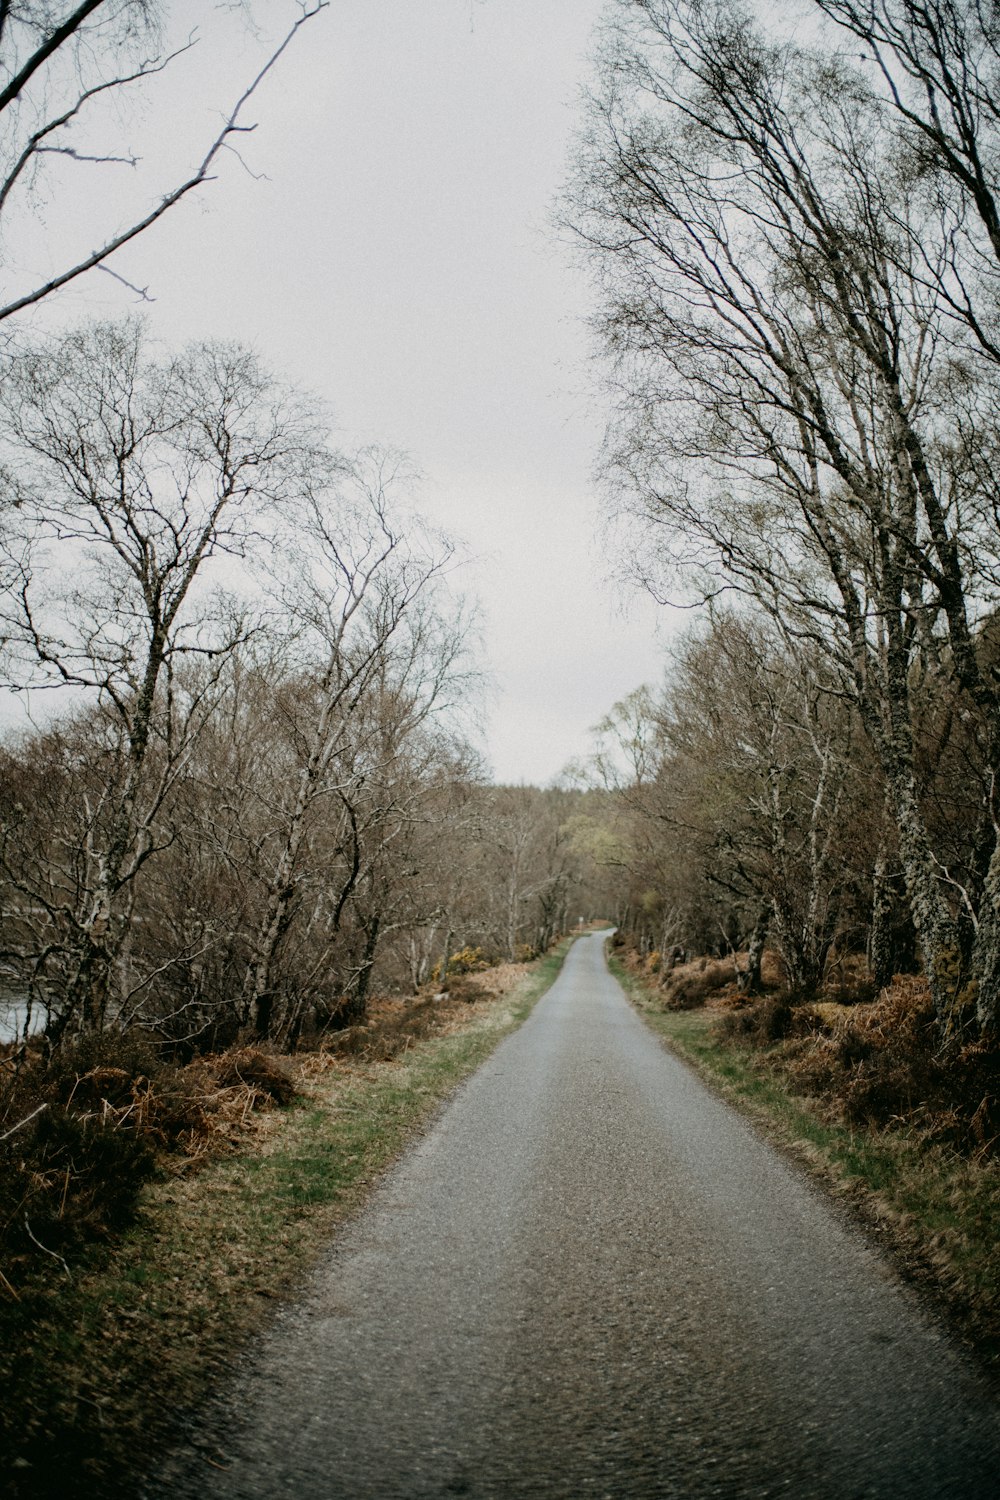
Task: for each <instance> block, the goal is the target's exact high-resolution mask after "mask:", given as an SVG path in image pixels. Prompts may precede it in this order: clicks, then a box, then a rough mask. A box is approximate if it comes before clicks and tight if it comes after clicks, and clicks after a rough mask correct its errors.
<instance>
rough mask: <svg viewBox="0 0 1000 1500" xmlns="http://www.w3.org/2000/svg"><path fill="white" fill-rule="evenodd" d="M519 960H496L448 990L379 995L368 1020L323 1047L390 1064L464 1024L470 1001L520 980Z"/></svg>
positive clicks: (335, 1034)
mask: <svg viewBox="0 0 1000 1500" xmlns="http://www.w3.org/2000/svg"><path fill="white" fill-rule="evenodd" d="M522 973H523V969H522V967H521V966H520V965H519V964H496V965H492V966H491V967H490V968H489V969H486V970H484V971H482V972H478V973H465V974H461V975H457V976H455V977H453V978H449V980H448V988H447V990H444V991H441V990H432V991H429V992H426V991H425V992H424V993H422V994H420V995H415V996H412V997H410V998H408V999H393V998H387V997H383V998H378V999H375V1000H373V1001H371V1002H370V1003H369V1006H368V1017H367V1020H366V1021H365V1022H364V1023H363V1024H361V1025H359V1026H349V1027H346V1028H345V1029H344V1030H343V1031H335V1032H332V1033H331V1034H330V1035H328V1036H327V1037H326V1039H325V1040H324V1044H323V1051H324V1053H326V1054H328V1055H333V1056H336V1057H358V1058H363V1059H364V1060H365V1061H366V1062H390V1061H392V1059H393V1058H396V1057H399V1056H400V1055H401V1054H403V1053H405V1051H406V1049H407V1048H408V1047H409V1046H411V1045H412V1044H413V1043H414V1042H416V1041H420V1040H422V1039H423V1038H424V1037H429V1036H444V1035H447V1034H448V1033H449V1032H451V1031H453V1030H455V1029H456V1028H457V1027H458V1026H460V1025H461V1024H462V1014H461V1011H462V1010H463V1009H464V1007H466V1006H468V1005H475V1004H476V1003H477V1002H479V1003H481V1002H483V1001H486V1000H495V999H497V998H498V996H500V995H502V994H504V993H505V991H506V990H507V989H509V988H510V986H511V985H512V984H513V983H514V982H515V980H516V979H519V978H520V977H521V975H522Z"/></svg>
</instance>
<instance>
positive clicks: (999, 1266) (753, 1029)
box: [610, 954, 1000, 1378]
mask: <svg viewBox="0 0 1000 1500" xmlns="http://www.w3.org/2000/svg"><path fill="white" fill-rule="evenodd" d="M610 962H611V967H612V970H613V971H614V973H615V974H616V976H617V978H618V979H619V981H620V982H621V983H622V985H623V987H624V988H625V990H626V993H627V994H628V996H629V998H630V999H631V1001H632V1003H633V1004H634V1005H635V1007H636V1008H637V1009H638V1010H639V1011H640V1012H641V1014H642V1015H643V1016H644V1018H645V1020H646V1021H647V1023H648V1024H649V1025H650V1026H651V1027H652V1028H653V1030H654V1031H656V1032H657V1033H658V1034H659V1035H660V1036H662V1037H663V1038H664V1040H665V1041H666V1042H667V1043H668V1045H669V1046H670V1047H671V1048H672V1049H673V1050H674V1051H676V1052H677V1053H678V1054H679V1055H680V1056H682V1057H683V1058H685V1059H686V1060H687V1061H688V1062H690V1063H691V1064H692V1065H693V1066H694V1067H695V1069H696V1070H697V1071H698V1072H699V1073H700V1074H701V1075H702V1077H703V1078H704V1079H705V1080H706V1081H707V1082H708V1083H710V1084H711V1085H713V1086H714V1087H715V1088H716V1089H717V1091H718V1092H720V1093H721V1094H722V1095H723V1096H724V1097H725V1098H727V1099H728V1100H730V1102H732V1103H733V1104H734V1105H736V1106H737V1107H738V1108H739V1109H740V1110H741V1111H742V1112H744V1113H746V1114H748V1115H749V1116H750V1117H751V1118H752V1119H753V1120H754V1122H755V1123H756V1124H757V1125H758V1126H759V1128H761V1129H762V1130H763V1131H764V1132H765V1134H767V1135H768V1136H769V1137H770V1138H771V1139H772V1140H773V1141H774V1142H775V1144H777V1145H779V1146H781V1147H782V1148H783V1149H785V1150H786V1151H788V1152H790V1153H791V1154H792V1155H793V1156H795V1157H796V1158H797V1159H798V1160H799V1161H801V1162H802V1163H803V1164H804V1165H806V1166H807V1168H808V1169H809V1170H810V1171H811V1172H812V1174H813V1175H814V1176H816V1177H817V1178H819V1179H820V1180H821V1181H823V1182H824V1183H825V1185H826V1186H827V1187H828V1188H829V1189H831V1190H832V1191H833V1192H834V1194H835V1195H836V1196H837V1197H838V1198H839V1199H841V1200H842V1201H844V1202H846V1203H847V1204H848V1205H849V1206H850V1207H851V1209H852V1210H853V1211H854V1212H855V1213H856V1214H857V1215H859V1216H860V1217H861V1218H862V1220H863V1221H864V1222H865V1224H866V1225H867V1227H868V1229H869V1231H870V1232H872V1233H873V1234H874V1235H875V1236H876V1237H877V1238H878V1240H879V1243H880V1244H881V1245H882V1246H883V1247H884V1248H885V1249H886V1250H887V1251H888V1252H889V1253H890V1255H891V1256H892V1257H893V1259H894V1260H895V1261H896V1263H897V1265H899V1267H900V1268H901V1269H902V1270H903V1272H904V1273H905V1274H906V1275H907V1276H908V1277H909V1278H910V1279H912V1280H914V1281H916V1282H917V1283H918V1284H919V1285H920V1286H921V1287H922V1288H923V1289H924V1290H925V1291H927V1292H929V1293H931V1294H932V1296H933V1297H934V1298H935V1300H936V1301H938V1303H939V1304H940V1305H941V1306H942V1307H943V1308H944V1310H945V1311H946V1312H947V1313H948V1315H949V1316H950V1318H951V1319H952V1320H953V1321H954V1322H955V1323H956V1324H957V1326H958V1328H959V1330H960V1331H961V1333H962V1334H963V1335H964V1336H965V1337H966V1338H967V1339H968V1340H969V1342H970V1343H972V1344H973V1345H974V1346H975V1348H976V1350H977V1352H978V1354H979V1356H980V1358H981V1359H982V1360H983V1361H984V1362H985V1364H986V1366H987V1368H988V1369H989V1370H990V1371H991V1373H992V1374H993V1376H994V1378H1000V1155H998V1153H997V1151H996V1149H995V1147H996V1142H995V1140H994V1139H993V1138H992V1137H991V1136H990V1135H985V1136H984V1135H983V1134H982V1119H983V1117H985V1116H987V1115H988V1113H989V1112H988V1110H987V1109H986V1108H985V1107H984V1108H983V1109H982V1110H981V1111H980V1116H981V1118H980V1120H979V1122H975V1105H972V1106H971V1108H972V1111H973V1114H972V1120H971V1121H970V1119H969V1118H968V1113H969V1111H968V1109H965V1110H962V1109H959V1108H957V1107H956V1108H954V1109H952V1110H951V1111H949V1110H948V1109H947V1108H946V1107H945V1104H944V1101H943V1097H942V1096H941V1095H940V1089H941V1087H942V1085H941V1081H940V1079H937V1078H935V1075H934V1069H933V1066H932V1065H931V1063H928V1069H927V1076H926V1078H925V1079H923V1080H918V1082H922V1083H923V1087H924V1090H925V1093H924V1094H923V1096H922V1095H921V1093H920V1090H919V1088H917V1086H916V1085H915V1084H914V1082H913V1078H912V1075H913V1074H914V1072H917V1073H919V1069H916V1068H915V1065H911V1066H910V1067H909V1068H908V1069H907V1070H906V1071H905V1077H906V1079H907V1080H908V1087H909V1088H910V1090H911V1092H910V1095H909V1097H908V1099H904V1090H903V1087H902V1084H901V1083H900V1082H899V1077H900V1076H902V1075H903V1072H904V1070H903V1068H902V1064H901V1063H900V1062H899V1060H898V1058H899V1056H900V1051H901V1048H902V1047H903V1045H904V1043H905V1040H906V1036H905V1033H906V1026H907V1024H911V1025H913V1026H916V1025H917V1024H919V1018H920V1016H921V1009H920V1005H921V1002H920V998H919V996H918V995H916V994H914V995H911V997H910V1000H911V1007H910V1014H911V1016H912V1017H913V1018H915V1019H913V1020H911V1022H909V1023H908V1022H906V1021H905V1020H904V1019H903V1018H902V1017H901V1016H899V1015H897V1016H895V1023H896V1028H897V1029H896V1031H895V1033H890V1032H889V1030H888V1028H887V1029H886V1036H887V1048H886V1055H887V1056H888V1061H885V1060H884V1057H882V1056H879V1055H876V1054H873V1055H872V1056H867V1057H866V1058H865V1059H864V1061H863V1063H862V1064H860V1065H859V1064H858V1063H852V1061H851V1059H852V1057H853V1055H854V1054H853V1051H852V1050H851V1049H854V1050H857V1049H858V1048H859V1046H860V1042H859V1040H858V1039H859V1038H861V1039H864V1038H865V1037H866V1034H867V1033H870V1032H872V1031H875V1030H877V1029H878V1028H879V1027H880V1026H881V1025H882V1024H883V1022H884V1021H885V1017H887V1016H889V1015H890V1013H891V1012H893V1010H894V1008H896V1009H899V1008H900V1007H901V1006H902V1005H903V1003H904V1002H903V999H902V998H901V995H902V991H903V990H905V989H906V988H907V985H909V987H910V988H911V989H914V990H915V986H914V984H913V981H906V982H905V983H904V984H902V985H901V986H900V992H899V993H897V994H894V995H889V996H887V997H885V998H883V1000H882V1001H881V1005H880V1006H879V1005H876V1004H875V1003H874V1002H873V1003H871V1004H869V1005H865V1006H858V1007H856V1008H855V1009H854V1012H853V1014H851V1015H850V1016H849V1017H848V1019H846V1020H845V1018H844V1015H843V1014H842V1013H841V1012H842V1011H843V1010H844V1009H845V1008H844V1007H839V1006H834V1005H831V1004H827V1003H823V1002H820V1003H819V1004H818V1005H813V1006H802V1007H792V1008H791V1018H789V1014H788V1011H789V1007H788V1005H787V1002H784V1004H783V1002H782V1000H781V997H780V995H775V994H772V995H770V996H765V997H764V998H763V999H762V1000H760V1001H758V1002H757V1007H756V1015H757V1019H756V1021H755V1020H754V1019H753V1017H754V1007H745V1008H743V1007H738V1008H736V1009H733V1008H732V1005H733V996H732V994H731V993H727V992H721V998H713V996H712V994H711V993H710V992H709V993H707V994H706V995H704V996H702V1004H701V1006H700V1007H699V1008H697V1009H666V1008H664V997H663V991H662V990H661V989H660V988H659V987H658V986H655V985H654V984H652V983H651V982H650V981H649V979H648V978H647V977H645V976H644V975H642V974H641V973H637V972H636V969H635V966H632V965H630V966H628V967H626V965H625V964H623V963H622V961H621V959H620V958H619V957H618V956H616V955H614V954H612V956H611V959H610ZM706 1001H707V1003H706ZM782 1006H783V1008H782ZM779 1010H780V1012H781V1013H780V1014H779V1013H778V1012H779ZM894 1047H895V1048H896V1052H895V1053H894V1051H893V1048H894ZM838 1049H840V1051H841V1052H844V1051H846V1053H847V1056H846V1058H841V1059H840V1062H841V1066H840V1067H839V1068H836V1069H834V1067H833V1063H832V1061H831V1059H835V1058H836V1057H837V1055H838ZM894 1059H895V1060H894ZM932 1061H933V1060H932ZM973 1061H974V1060H973ZM965 1066H966V1067H968V1066H971V1064H969V1063H967V1064H965ZM980 1066H981V1065H980ZM881 1075H887V1076H885V1077H883V1076H881ZM897 1075H899V1076H897ZM873 1080H878V1081H879V1088H880V1092H879V1094H878V1096H877V1099H873V1097H872V1090H873V1089H874V1088H875V1083H874V1082H873ZM981 1084H982V1079H981V1078H977V1080H976V1083H975V1086H974V1087H973V1088H972V1091H971V1093H970V1098H971V1097H972V1093H975V1091H976V1089H977V1088H979V1087H980V1085H981ZM893 1087H894V1088H895V1089H896V1092H895V1093H893V1092H892V1088H893ZM935 1090H938V1091H939V1092H938V1093H935ZM883 1095H884V1096H885V1097H886V1098H888V1100H889V1103H888V1104H886V1105H885V1108H882V1107H881V1104H882V1101H883ZM982 1097H983V1098H986V1099H989V1098H990V1097H991V1096H989V1095H988V1094H985V1093H984V1094H983V1095H982ZM876 1103H877V1104H878V1106H879V1107H876ZM973 1123H975V1128H970V1127H971V1126H972V1125H973Z"/></svg>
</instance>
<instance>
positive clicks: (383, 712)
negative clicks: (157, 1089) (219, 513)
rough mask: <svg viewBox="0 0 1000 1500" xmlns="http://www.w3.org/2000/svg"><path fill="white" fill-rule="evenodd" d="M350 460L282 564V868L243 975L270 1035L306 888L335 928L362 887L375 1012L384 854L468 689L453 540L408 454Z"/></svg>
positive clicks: (278, 825)
mask: <svg viewBox="0 0 1000 1500" xmlns="http://www.w3.org/2000/svg"><path fill="white" fill-rule="evenodd" d="M340 467H341V472H340V473H339V474H336V473H333V474H328V475H327V476H326V478H325V480H324V482H323V483H322V484H320V485H317V486H315V487H311V488H309V489H308V490H305V491H304V492H303V493H302V495H300V497H299V498H298V500H297V502H296V504H295V505H294V506H293V507H290V508H289V509H288V510H287V511H286V513H285V518H284V519H285V522H286V526H285V528H284V529H283V530H282V532H281V541H280V547H279V549H278V554H277V555H278V563H277V565H276V568H275V569H273V570H272V574H273V576H274V577H275V582H276V586H277V589H278V599H279V601H280V606H281V614H282V617H283V619H284V621H285V622H286V625H287V627H288V646H287V653H288V659H289V661H290V662H291V661H294V663H295V670H294V674H293V675H292V676H291V678H290V679H289V678H286V681H285V683H284V684H283V686H282V689H281V696H280V700H279V701H278V702H277V703H276V710H277V717H278V719H279V722H280V721H281V720H284V724H283V728H284V731H285V733H284V736H283V738H284V743H285V746H286V748H287V752H288V753H287V755H286V767H285V774H284V776H281V777H277V776H276V777H275V780H274V785H273V790H272V797H273V814H272V816H273V827H274V836H273V840H272V845H271V850H270V853H269V856H268V857H269V859H270V861H271V869H270V872H269V875H268V883H267V898H266V901H265V904H264V910H263V914H262V919H261V924H260V928H259V931H258V933H257V936H256V938H255V939H254V942H253V956H252V960H251V964H250V969H249V973H248V977H247V1014H248V1017H249V1019H250V1020H251V1022H252V1024H253V1026H254V1028H255V1030H256V1031H257V1032H258V1034H260V1035H268V1034H270V1032H271V1031H272V1029H273V1026H274V1024H275V999H276V994H275V984H274V967H275V961H276V957H277V955H278V952H279V950H280V948H281V946H282V944H283V943H284V941H285V939H286V936H287V934H288V931H289V928H290V926H291V924H292V922H293V920H294V918H295V916H296V913H297V911H298V909H299V907H300V904H301V901H302V899H303V891H304V889H305V888H307V887H308V886H309V885H310V884H313V885H314V886H315V888H316V891H317V899H318V900H320V901H321V903H323V904H325V907H326V911H327V927H328V929H329V932H330V933H331V934H337V933H339V932H340V929H341V925H342V922H343V919H344V915H345V912H346V911H347V909H348V907H349V906H350V907H352V908H353V909H355V912H356V914H357V910H358V907H359V902H360V901H361V898H362V896H363V895H364V896H365V897H366V905H367V910H366V913H365V915H364V916H363V917H361V918H360V922H361V927H362V929H363V930H364V937H363V941H362V943H361V951H360V952H359V954H358V955H357V958H356V963H355V966H354V968H355V972H354V974H353V976H352V977H351V979H350V982H349V985H348V989H349V992H350V999H351V1004H352V1006H353V1008H354V1009H355V1010H360V1009H363V1005H364V997H365V992H366V989H367V984H368V976H369V974H370V972H371V967H372V963H373V961H374V956H375V950H376V946H377V943H378V940H379V936H380V934H381V932H382V930H383V927H384V925H385V920H386V913H385V910H384V895H379V894H378V892H379V891H381V890H382V885H381V884H380V877H379V874H378V866H379V860H378V858H376V851H377V850H378V849H380V848H382V847H383V846H384V845H385V843H386V840H387V839H388V841H389V842H390V843H391V842H392V841H393V839H394V838H395V837H398V835H399V833H400V831H401V829H402V826H403V825H404V824H405V822H406V818H407V816H408V813H407V811H406V809H407V808H408V805H409V801H410V798H411V797H412V796H413V794H414V791H415V789H416V788H417V787H419V786H420V785H421V783H422V772H421V771H420V770H419V769H416V768H414V767H412V766H410V765H409V764H408V762H409V760H410V759H411V758H412V756H413V754H414V746H415V743H416V741H417V739H418V737H419V735H420V733H421V731H422V730H423V728H424V726H425V725H426V724H427V721H428V720H429V718H431V717H432V716H433V715H435V714H436V713H438V712H439V711H440V710H441V709H442V707H443V706H444V704H445V702H446V700H447V696H448V693H449V690H452V689H454V688H455V687H457V682H458V676H459V672H460V663H461V658H462V655H463V641H464V635H465V628H466V622H465V621H464V620H463V618H462V617H461V615H460V614H459V615H457V616H452V615H449V614H448V613H447V611H446V610H444V609H443V607H442V604H440V603H438V601H437V600H436V599H435V597H434V596H435V593H436V592H437V589H438V584H439V582H440V580H441V578H442V575H443V571H444V569H445V567H446V565H447V563H448V561H449V559H450V557H451V556H452V552H453V548H452V545H451V543H450V542H449V541H447V539H445V538H442V537H437V536H434V535H432V534H431V533H430V532H429V531H428V530H427V528H426V527H424V526H423V525H422V524H421V523H420V522H419V521H418V520H417V519H416V518H414V517H412V516H410V517H407V516H406V514H405V511H404V510H403V508H402V505H401V503H400V501H399V500H397V499H396V498H395V495H394V491H395V490H396V489H397V488H399V487H400V486H401V485H402V484H404V482H405V471H404V470H403V468H402V466H401V463H400V461H399V460H398V459H396V458H394V457H392V456H391V455H388V454H385V453H381V452H376V451H374V450H368V451H366V452H364V453H362V454H361V455H359V456H358V457H357V458H356V459H355V460H353V461H352V462H351V463H349V464H348V463H342V464H341V466H340ZM418 759H419V756H418ZM390 828H392V829H395V833H394V834H390V833H389V829H390ZM376 830H377V834H376ZM317 860H319V861H320V862H321V864H322V865H323V874H322V876H321V878H320V879H319V880H318V882H317V879H316V876H317V873H318V872H317V869H316V862H317ZM335 867H336V869H335ZM281 1019H282V1022H283V1023H285V1024H287V1023H288V1021H289V1017H288V1016H285V1017H282V1018H281Z"/></svg>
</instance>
